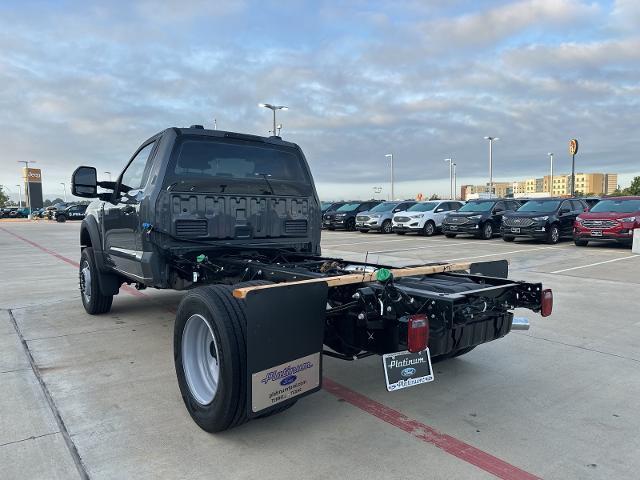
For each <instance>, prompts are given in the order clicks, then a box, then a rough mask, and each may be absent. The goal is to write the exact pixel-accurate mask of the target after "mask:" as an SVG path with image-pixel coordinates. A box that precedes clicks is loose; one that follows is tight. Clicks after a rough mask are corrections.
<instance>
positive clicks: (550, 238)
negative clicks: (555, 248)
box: [546, 225, 560, 245]
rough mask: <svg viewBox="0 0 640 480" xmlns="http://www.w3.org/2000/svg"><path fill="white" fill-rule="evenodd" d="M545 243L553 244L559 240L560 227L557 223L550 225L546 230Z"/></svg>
mask: <svg viewBox="0 0 640 480" xmlns="http://www.w3.org/2000/svg"><path fill="white" fill-rule="evenodd" d="M546 241H547V244H549V245H555V244H556V243H558V242H559V241H560V229H559V228H558V225H551V226H550V227H549V230H548V231H547V240H546Z"/></svg>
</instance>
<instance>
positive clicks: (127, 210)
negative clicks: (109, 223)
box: [122, 205, 136, 215]
mask: <svg viewBox="0 0 640 480" xmlns="http://www.w3.org/2000/svg"><path fill="white" fill-rule="evenodd" d="M135 211H136V209H135V207H134V206H133V205H127V206H125V207H123V208H122V213H124V214H125V215H131V214H132V213H135Z"/></svg>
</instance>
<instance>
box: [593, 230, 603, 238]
mask: <svg viewBox="0 0 640 480" xmlns="http://www.w3.org/2000/svg"><path fill="white" fill-rule="evenodd" d="M591 236H592V237H601V236H602V230H591Z"/></svg>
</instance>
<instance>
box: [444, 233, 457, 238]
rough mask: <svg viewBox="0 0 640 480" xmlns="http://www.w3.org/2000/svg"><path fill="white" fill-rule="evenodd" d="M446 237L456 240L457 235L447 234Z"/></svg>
mask: <svg viewBox="0 0 640 480" xmlns="http://www.w3.org/2000/svg"><path fill="white" fill-rule="evenodd" d="M444 236H445V237H447V238H456V234H455V233H445V234H444Z"/></svg>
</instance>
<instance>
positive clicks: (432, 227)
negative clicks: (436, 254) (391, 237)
mask: <svg viewBox="0 0 640 480" xmlns="http://www.w3.org/2000/svg"><path fill="white" fill-rule="evenodd" d="M463 205H464V203H462V202H456V201H453V200H430V201H428V202H420V203H416V204H415V205H414V206H413V207H410V208H408V209H407V210H405V211H404V212H398V213H396V214H395V215H394V216H393V231H394V232H396V233H397V234H398V235H404V234H405V233H407V232H416V233H421V234H422V235H426V236H427V237H430V236H431V235H433V234H434V233H436V230H437V229H438V228H440V226H441V225H442V220H444V217H445V216H446V215H447V213H449V212H454V211H456V210H458V209H459V208H460V207H462V206H463Z"/></svg>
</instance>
